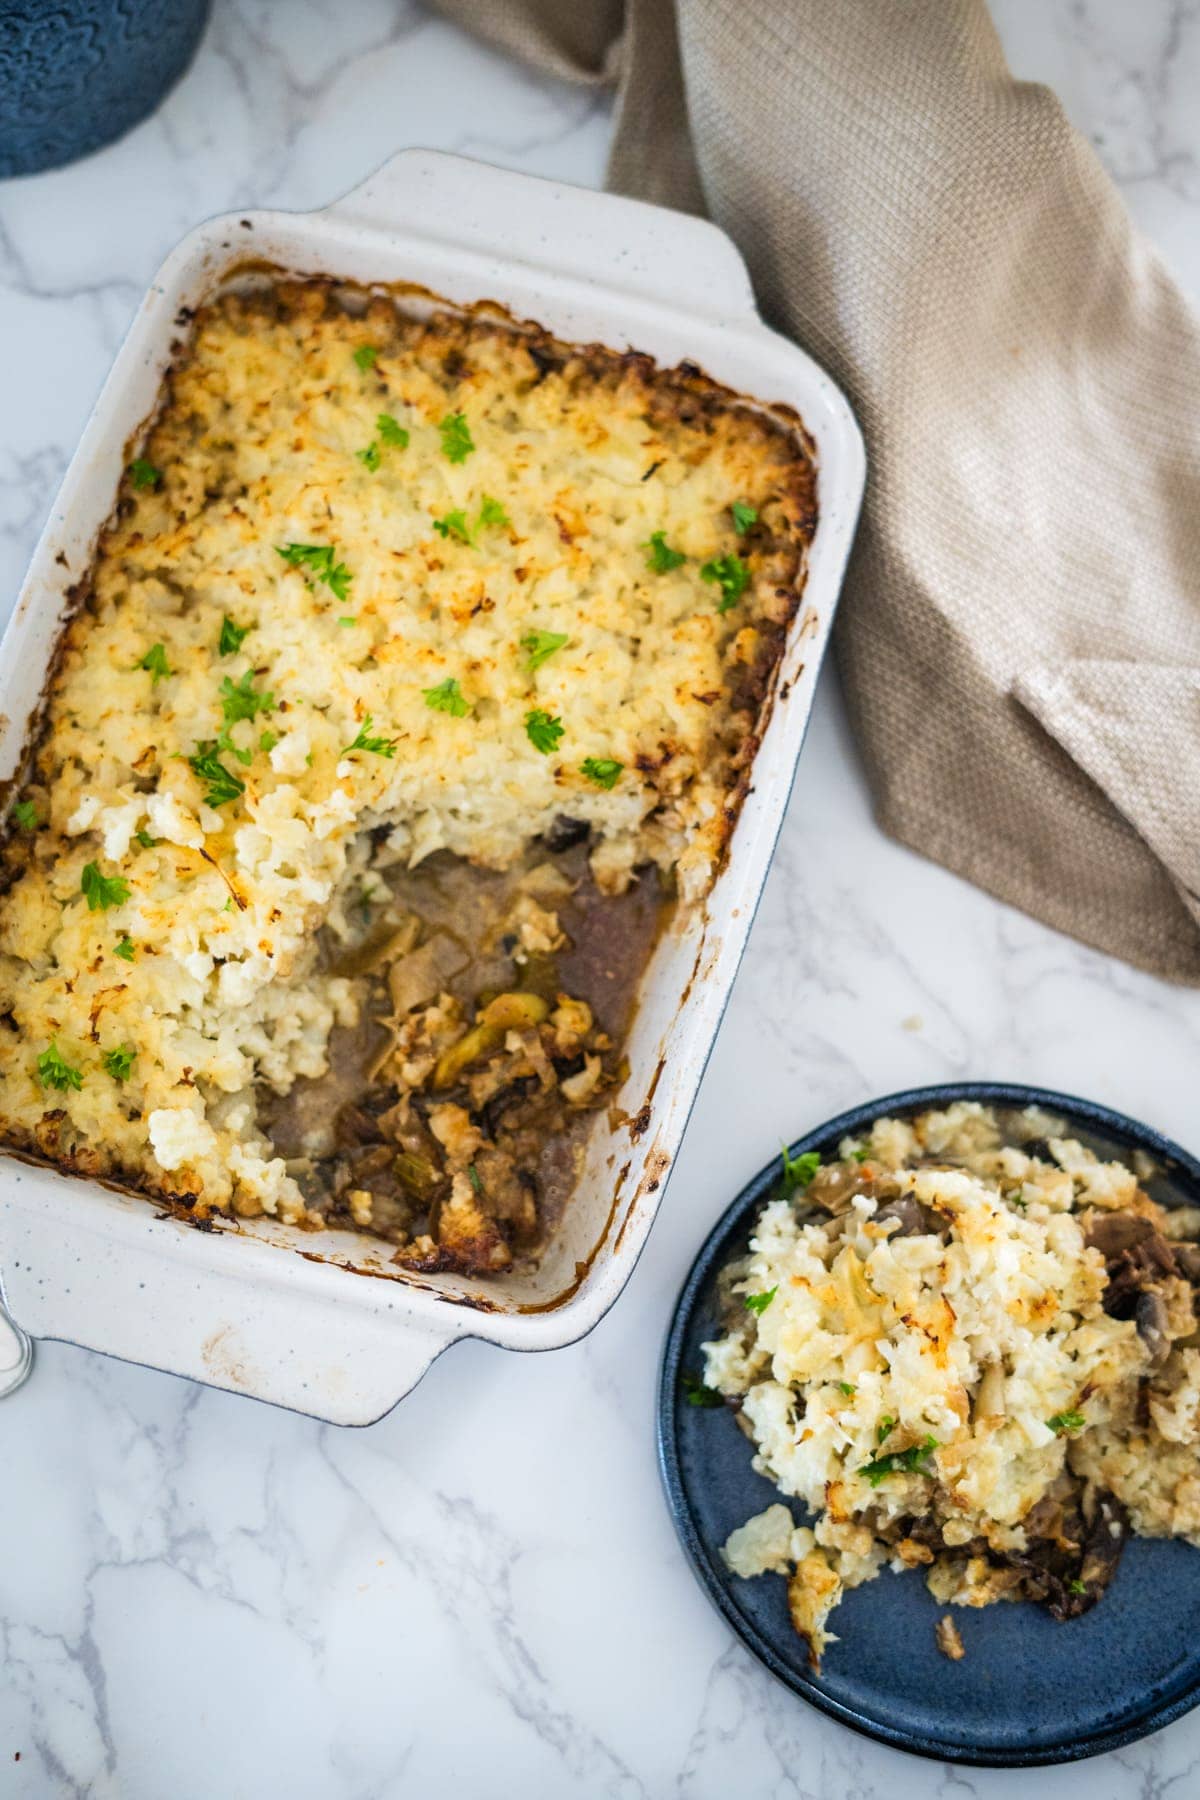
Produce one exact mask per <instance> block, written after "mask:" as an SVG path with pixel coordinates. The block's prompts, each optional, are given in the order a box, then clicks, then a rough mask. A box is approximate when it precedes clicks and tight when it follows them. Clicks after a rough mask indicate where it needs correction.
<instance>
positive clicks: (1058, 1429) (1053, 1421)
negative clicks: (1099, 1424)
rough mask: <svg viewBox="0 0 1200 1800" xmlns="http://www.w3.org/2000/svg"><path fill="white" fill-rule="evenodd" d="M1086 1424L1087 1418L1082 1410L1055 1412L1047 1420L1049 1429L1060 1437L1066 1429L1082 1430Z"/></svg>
mask: <svg viewBox="0 0 1200 1800" xmlns="http://www.w3.org/2000/svg"><path fill="white" fill-rule="evenodd" d="M1086 1424H1087V1420H1086V1419H1085V1418H1084V1416H1083V1414H1082V1413H1081V1412H1060V1413H1055V1414H1054V1415H1053V1417H1052V1418H1049V1419H1047V1420H1046V1425H1047V1427H1048V1429H1049V1430H1051V1431H1053V1432H1054V1433H1055V1434H1056V1435H1057V1436H1058V1437H1061V1436H1062V1434H1063V1432H1064V1431H1081V1430H1082V1429H1083V1427H1084V1426H1085V1425H1086Z"/></svg>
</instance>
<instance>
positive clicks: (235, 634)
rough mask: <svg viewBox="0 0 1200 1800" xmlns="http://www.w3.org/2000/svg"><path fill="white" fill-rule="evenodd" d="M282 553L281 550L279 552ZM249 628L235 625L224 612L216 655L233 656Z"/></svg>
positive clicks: (239, 647)
mask: <svg viewBox="0 0 1200 1800" xmlns="http://www.w3.org/2000/svg"><path fill="white" fill-rule="evenodd" d="M280 554H281V555H282V551H281V552H280ZM249 630H250V626H249V625H235V624H234V622H233V620H232V619H231V618H230V617H229V614H228V613H226V614H225V617H224V618H223V619H222V620H221V638H220V642H219V643H218V645H217V654H218V656H233V655H235V654H236V652H237V651H239V650H240V649H241V647H242V639H243V638H244V637H245V636H246V635H247V633H248V632H249Z"/></svg>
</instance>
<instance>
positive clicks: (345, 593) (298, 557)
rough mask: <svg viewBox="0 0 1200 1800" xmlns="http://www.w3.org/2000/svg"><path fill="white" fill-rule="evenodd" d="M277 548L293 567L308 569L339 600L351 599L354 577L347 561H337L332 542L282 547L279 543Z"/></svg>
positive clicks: (285, 545) (286, 561) (285, 560)
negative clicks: (351, 585) (346, 563)
mask: <svg viewBox="0 0 1200 1800" xmlns="http://www.w3.org/2000/svg"><path fill="white" fill-rule="evenodd" d="M276 549H277V552H278V554H279V555H280V556H282V558H283V560H284V562H285V563H290V564H291V566H292V568H293V569H308V570H309V572H310V573H311V574H312V575H314V576H315V577H316V579H317V580H318V581H323V582H324V583H325V585H326V587H328V588H329V589H330V591H331V592H332V593H334V594H335V595H336V596H337V598H338V599H339V600H347V599H349V597H350V591H349V590H350V583H351V582H352V581H353V579H354V577H353V576H352V575H351V573H350V571H349V569H348V568H347V567H346V565H345V563H343V562H338V561H337V551H336V550H335V549H334V548H333V545H332V544H284V545H283V547H282V548H279V546H278V545H277V546H276Z"/></svg>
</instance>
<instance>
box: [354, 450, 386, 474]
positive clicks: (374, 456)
mask: <svg viewBox="0 0 1200 1800" xmlns="http://www.w3.org/2000/svg"><path fill="white" fill-rule="evenodd" d="M354 454H355V456H357V458H358V460H359V462H360V463H365V464H366V465H367V467H368V469H370V471H371V473H372V475H373V474H374V473H375V471H376V469H377V468H378V467H379V465H380V463H381V462H382V461H383V452H382V451H381V450H380V448H379V445H378V444H368V445H367V447H366V449H365V450H356V451H355V452H354Z"/></svg>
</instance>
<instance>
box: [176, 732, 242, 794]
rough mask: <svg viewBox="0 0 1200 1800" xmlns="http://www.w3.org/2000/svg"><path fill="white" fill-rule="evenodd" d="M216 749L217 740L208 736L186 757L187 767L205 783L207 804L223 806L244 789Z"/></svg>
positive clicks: (238, 778) (240, 781) (239, 779)
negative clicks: (192, 753)
mask: <svg viewBox="0 0 1200 1800" xmlns="http://www.w3.org/2000/svg"><path fill="white" fill-rule="evenodd" d="M217 751H218V745H217V740H216V739H215V738H208V739H206V740H205V742H204V743H202V744H197V745H196V750H195V754H194V755H192V756H189V757H188V768H189V769H190V770H191V771H192V774H193V775H198V776H199V778H200V780H201V781H203V782H204V783H205V784H206V787H207V792H206V793H205V796H204V799H205V802H206V804H207V805H209V806H224V805H226V803H227V802H228V801H230V800H236V799H237V797H238V795H239V794H244V793H245V791H246V784H245V782H244V781H242V780H241V778H240V777H239V776H237V775H235V774H234V773H233V771H232V769H227V768H226V767H225V764H224V763H223V762H222V761H221V758H220V756H219V755H218V754H217Z"/></svg>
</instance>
